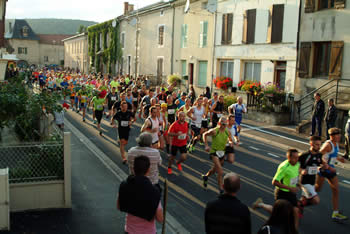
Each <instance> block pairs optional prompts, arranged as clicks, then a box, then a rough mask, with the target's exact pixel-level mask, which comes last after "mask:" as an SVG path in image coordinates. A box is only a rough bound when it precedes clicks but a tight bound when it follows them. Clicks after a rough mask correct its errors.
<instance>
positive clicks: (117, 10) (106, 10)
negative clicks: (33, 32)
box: [6, 0, 167, 23]
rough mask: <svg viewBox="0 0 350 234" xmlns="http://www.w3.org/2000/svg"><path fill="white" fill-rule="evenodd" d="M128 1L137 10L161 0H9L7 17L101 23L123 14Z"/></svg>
mask: <svg viewBox="0 0 350 234" xmlns="http://www.w3.org/2000/svg"><path fill="white" fill-rule="evenodd" d="M126 1H128V2H129V3H130V4H134V6H135V10H136V9H137V8H141V7H144V6H147V5H150V4H152V3H155V2H159V1H161V0H97V1H96V0H8V2H7V6H6V18H9V19H13V18H16V19H23V18H32V19H33V18H34V19H37V18H59V19H80V20H88V21H95V22H99V23H101V22H104V21H107V20H110V19H113V18H116V17H117V16H119V15H121V14H123V11H124V2H126ZM164 1H167V0H164Z"/></svg>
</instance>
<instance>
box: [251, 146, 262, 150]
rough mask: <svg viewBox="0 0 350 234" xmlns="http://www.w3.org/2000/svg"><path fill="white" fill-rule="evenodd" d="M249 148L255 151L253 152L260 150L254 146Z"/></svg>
mask: <svg viewBox="0 0 350 234" xmlns="http://www.w3.org/2000/svg"><path fill="white" fill-rule="evenodd" d="M249 148H251V149H253V150H260V149H258V148H255V147H254V146H249Z"/></svg>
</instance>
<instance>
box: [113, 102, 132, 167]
mask: <svg viewBox="0 0 350 234" xmlns="http://www.w3.org/2000/svg"><path fill="white" fill-rule="evenodd" d="M120 108H121V109H120V111H117V113H116V114H115V115H114V116H113V119H112V123H113V127H116V126H115V124H114V123H115V122H114V120H117V121H118V135H119V139H120V154H121V156H122V159H123V164H125V163H126V162H127V159H126V157H125V146H126V145H127V144H128V140H129V132H130V125H131V124H132V123H133V122H134V118H133V114H132V112H131V111H129V110H128V104H127V102H126V101H122V102H121V105H120Z"/></svg>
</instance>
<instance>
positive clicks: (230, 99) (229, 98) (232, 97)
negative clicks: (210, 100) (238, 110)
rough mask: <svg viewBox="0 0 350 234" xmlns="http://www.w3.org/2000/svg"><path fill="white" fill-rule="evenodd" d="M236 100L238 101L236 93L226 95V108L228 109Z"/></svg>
mask: <svg viewBox="0 0 350 234" xmlns="http://www.w3.org/2000/svg"><path fill="white" fill-rule="evenodd" d="M236 102H237V97H236V96H235V95H227V96H225V97H224V110H225V111H227V108H228V107H229V106H231V105H232V104H233V103H236Z"/></svg>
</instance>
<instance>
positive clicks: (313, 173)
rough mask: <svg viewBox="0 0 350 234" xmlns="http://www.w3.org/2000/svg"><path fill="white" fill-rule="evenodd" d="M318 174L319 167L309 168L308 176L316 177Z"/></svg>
mask: <svg viewBox="0 0 350 234" xmlns="http://www.w3.org/2000/svg"><path fill="white" fill-rule="evenodd" d="M316 173H317V167H315V166H314V167H308V168H307V174H309V175H316Z"/></svg>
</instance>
